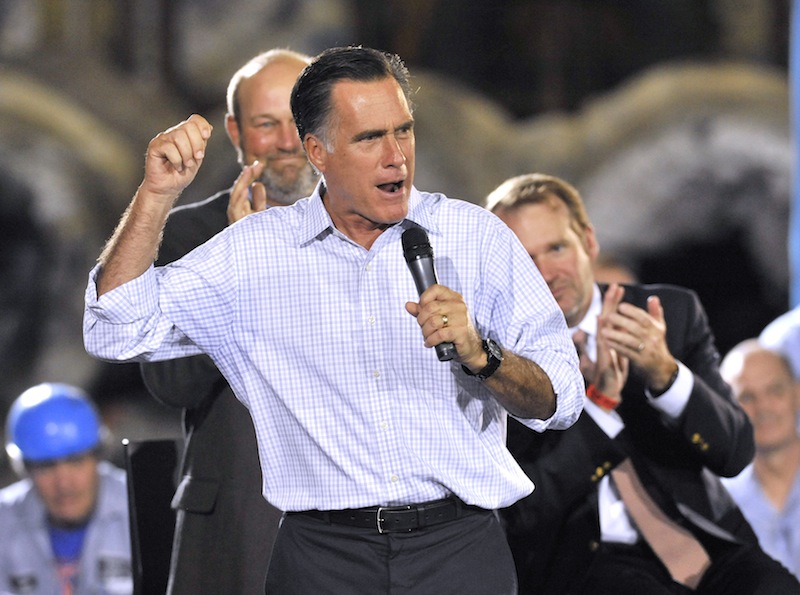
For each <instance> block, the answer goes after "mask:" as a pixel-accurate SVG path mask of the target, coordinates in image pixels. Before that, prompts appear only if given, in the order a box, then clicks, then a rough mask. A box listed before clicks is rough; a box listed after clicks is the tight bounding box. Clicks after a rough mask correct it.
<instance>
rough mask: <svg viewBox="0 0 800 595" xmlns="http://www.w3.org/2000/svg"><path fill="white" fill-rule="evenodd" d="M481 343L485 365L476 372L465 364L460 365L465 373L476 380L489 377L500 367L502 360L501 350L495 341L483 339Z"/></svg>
mask: <svg viewBox="0 0 800 595" xmlns="http://www.w3.org/2000/svg"><path fill="white" fill-rule="evenodd" d="M482 345H483V351H484V352H485V353H486V365H485V366H484V367H483V368H481V369H480V370H478V371H477V372H473V371H472V370H470V369H469V368H468V367H467V366H465V365H463V364H462V365H461V369H462V370H464V373H465V374H467V375H468V376H474V377H476V378H477V379H478V380H486V379H487V378H489V377H490V376H491V375H492V374H494V373H495V372H496V371H497V368H499V367H500V364H501V363H502V361H503V350H502V349H501V348H500V346H499V345H498V344H497V343H495V342H494V341H492V340H491V339H484V340H483V343H482Z"/></svg>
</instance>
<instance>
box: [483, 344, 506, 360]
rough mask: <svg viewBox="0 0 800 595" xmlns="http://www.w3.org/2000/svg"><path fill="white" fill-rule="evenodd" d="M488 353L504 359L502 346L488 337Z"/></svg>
mask: <svg viewBox="0 0 800 595" xmlns="http://www.w3.org/2000/svg"><path fill="white" fill-rule="evenodd" d="M486 353H487V354H489V355H490V356H491V357H493V358H495V359H500V360H501V359H503V351H502V350H501V349H500V346H499V345H498V344H497V343H495V342H494V341H492V340H491V339H486Z"/></svg>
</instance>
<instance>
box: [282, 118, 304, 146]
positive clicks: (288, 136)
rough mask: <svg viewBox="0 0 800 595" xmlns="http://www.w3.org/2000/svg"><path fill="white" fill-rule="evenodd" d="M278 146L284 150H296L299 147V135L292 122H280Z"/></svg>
mask: <svg viewBox="0 0 800 595" xmlns="http://www.w3.org/2000/svg"><path fill="white" fill-rule="evenodd" d="M278 146H279V147H280V148H281V149H283V150H284V151H296V150H298V149H299V148H300V137H299V136H298V134H297V127H296V126H295V125H294V122H291V123H288V124H281V128H280V132H279V133H278Z"/></svg>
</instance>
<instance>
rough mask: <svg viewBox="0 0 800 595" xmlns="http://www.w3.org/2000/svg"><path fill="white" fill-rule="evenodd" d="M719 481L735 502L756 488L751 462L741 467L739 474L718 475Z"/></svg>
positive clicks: (746, 496) (748, 495)
mask: <svg viewBox="0 0 800 595" xmlns="http://www.w3.org/2000/svg"><path fill="white" fill-rule="evenodd" d="M720 481H721V482H722V485H723V486H724V487H725V489H726V490H728V493H730V495H731V496H733V498H734V500H736V501H737V502H741V501H742V500H744V499H747V498H749V497H750V494H751V492H753V491H754V490H755V489H757V480H756V477H755V474H754V473H753V464H752V463H750V464H749V465H748V466H747V467H745V468H744V469H742V471H741V472H740V473H739V475H736V476H734V477H720Z"/></svg>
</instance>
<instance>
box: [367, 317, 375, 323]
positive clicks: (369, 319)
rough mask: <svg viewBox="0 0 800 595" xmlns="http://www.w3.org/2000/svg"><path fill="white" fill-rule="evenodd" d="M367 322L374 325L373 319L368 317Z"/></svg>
mask: <svg viewBox="0 0 800 595" xmlns="http://www.w3.org/2000/svg"><path fill="white" fill-rule="evenodd" d="M367 322H369V323H370V324H375V317H374V316H370V317H369V318H367Z"/></svg>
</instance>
